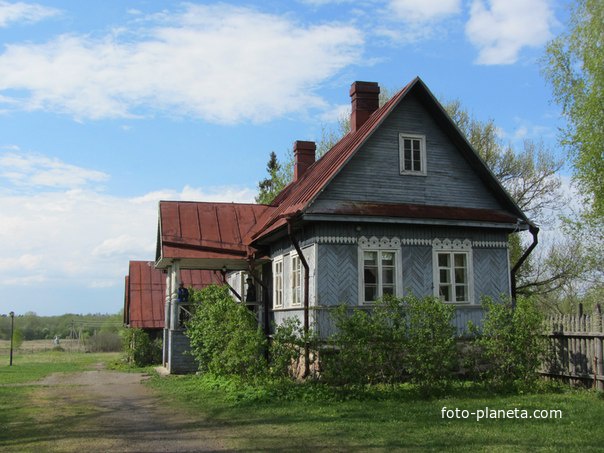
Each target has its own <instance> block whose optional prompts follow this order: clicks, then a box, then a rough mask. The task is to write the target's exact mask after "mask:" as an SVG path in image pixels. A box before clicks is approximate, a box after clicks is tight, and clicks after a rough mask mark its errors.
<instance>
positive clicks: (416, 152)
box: [413, 140, 421, 171]
mask: <svg viewBox="0 0 604 453" xmlns="http://www.w3.org/2000/svg"><path fill="white" fill-rule="evenodd" d="M413 170H414V171H421V153H420V141H419V140H413Z"/></svg>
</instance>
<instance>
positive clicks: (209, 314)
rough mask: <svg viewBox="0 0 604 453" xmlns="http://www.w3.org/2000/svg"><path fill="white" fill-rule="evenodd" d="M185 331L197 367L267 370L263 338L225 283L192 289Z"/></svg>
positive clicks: (247, 372)
mask: <svg viewBox="0 0 604 453" xmlns="http://www.w3.org/2000/svg"><path fill="white" fill-rule="evenodd" d="M190 300H191V301H192V302H193V305H192V316H191V318H190V319H189V321H188V322H187V330H186V335H187V336H188V337H189V339H190V342H191V354H192V355H193V356H194V357H195V359H196V360H197V362H198V363H199V369H200V371H204V372H206V371H207V372H211V373H214V374H217V375H238V376H254V375H257V374H259V373H263V372H266V368H267V367H266V359H265V357H264V351H265V350H266V339H265V337H264V333H263V332H262V330H261V328H260V327H259V326H258V322H257V320H256V318H255V316H254V314H253V313H252V312H251V311H250V310H249V309H248V308H247V307H246V306H245V305H242V304H239V303H236V302H235V301H234V300H233V298H232V297H231V295H230V293H229V289H228V288H227V287H226V286H217V285H210V286H208V287H206V288H204V289H203V290H201V291H195V290H193V291H192V292H191V297H190Z"/></svg>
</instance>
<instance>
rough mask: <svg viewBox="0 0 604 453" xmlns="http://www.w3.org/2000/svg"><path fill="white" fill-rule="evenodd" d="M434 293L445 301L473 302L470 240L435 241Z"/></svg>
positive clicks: (457, 302)
mask: <svg viewBox="0 0 604 453" xmlns="http://www.w3.org/2000/svg"><path fill="white" fill-rule="evenodd" d="M433 250H434V255H433V259H434V294H435V296H437V297H439V298H440V299H442V301H443V302H447V303H454V304H469V303H471V302H472V278H473V275H472V245H471V242H470V241H469V240H465V241H463V242H461V241H459V240H455V241H450V240H448V239H445V240H444V241H440V240H438V239H435V240H434V242H433Z"/></svg>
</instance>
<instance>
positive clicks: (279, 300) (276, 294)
mask: <svg viewBox="0 0 604 453" xmlns="http://www.w3.org/2000/svg"><path fill="white" fill-rule="evenodd" d="M273 305H274V307H275V308H281V307H283V260H282V259H281V260H277V261H275V262H274V271H273Z"/></svg>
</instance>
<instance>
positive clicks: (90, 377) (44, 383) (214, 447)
mask: <svg viewBox="0 0 604 453" xmlns="http://www.w3.org/2000/svg"><path fill="white" fill-rule="evenodd" d="M145 378H146V377H145V376H144V375H142V374H135V373H120V372H114V371H106V370H104V369H103V367H102V365H98V366H97V367H96V369H94V370H92V371H84V372H80V373H66V374H64V373H58V374H53V375H51V376H48V377H47V378H45V379H43V380H41V381H39V382H37V383H36V384H37V385H39V389H37V391H36V392H35V399H36V404H39V405H40V406H41V407H46V409H48V408H49V406H50V407H52V410H45V411H42V414H43V418H42V419H40V423H45V424H48V427H49V432H48V438H47V439H40V438H38V439H36V440H35V442H33V443H32V444H30V445H29V447H28V446H27V445H21V446H22V447H25V449H26V450H28V451H29V450H30V448H31V449H35V450H38V451H40V450H44V451H59V452H72V451H73V452H76V451H77V452H82V451H87V452H97V451H98V452H206V451H225V450H227V448H226V447H225V446H224V445H223V444H222V442H221V441H220V439H221V438H223V436H224V435H225V433H224V432H221V431H223V429H221V427H220V426H209V424H208V423H207V422H206V423H204V420H203V419H198V418H195V417H192V416H187V415H184V414H181V413H179V412H178V411H176V410H175V409H173V408H169V407H166V406H165V404H162V403H161V402H160V400H159V399H158V398H157V397H155V396H154V395H153V392H152V391H151V390H150V389H149V388H147V387H146V386H145V385H143V384H142V381H143V380H144V379H145ZM50 417H52V419H50ZM37 447H41V448H37ZM47 448H48V450H46V449H47Z"/></svg>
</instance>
